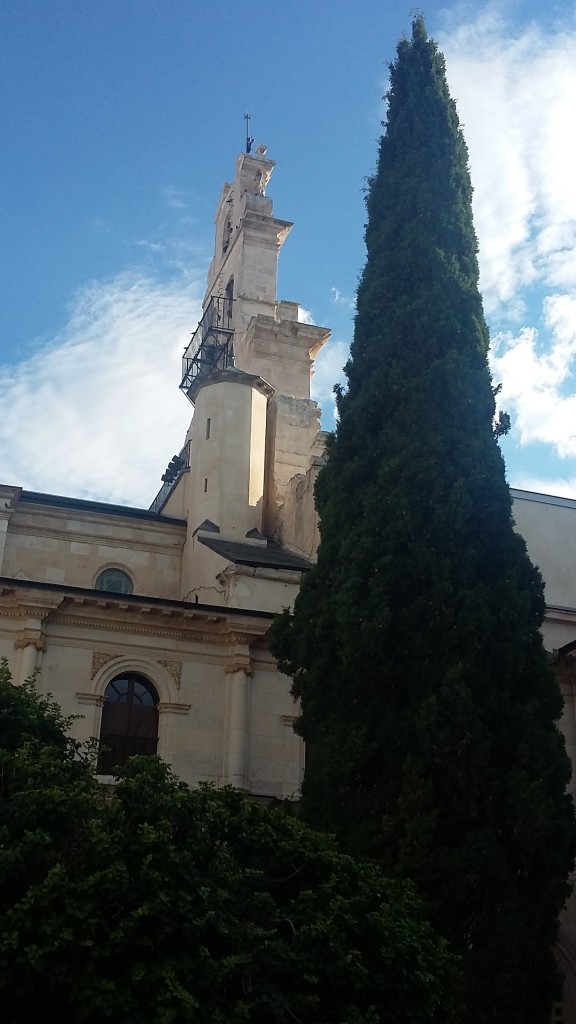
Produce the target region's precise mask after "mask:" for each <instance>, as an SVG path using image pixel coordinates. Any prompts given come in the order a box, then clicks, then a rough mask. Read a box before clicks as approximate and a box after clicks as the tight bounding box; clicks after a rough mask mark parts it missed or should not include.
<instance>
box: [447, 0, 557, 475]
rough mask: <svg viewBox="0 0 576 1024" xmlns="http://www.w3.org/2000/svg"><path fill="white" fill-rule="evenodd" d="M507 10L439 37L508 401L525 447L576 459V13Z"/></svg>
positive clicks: (494, 9) (498, 372) (497, 370)
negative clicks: (534, 17)
mask: <svg viewBox="0 0 576 1024" xmlns="http://www.w3.org/2000/svg"><path fill="white" fill-rule="evenodd" d="M507 8H508V5H507V4H506V3H502V2H500V3H498V4H497V5H495V4H492V5H490V6H488V7H486V8H485V9H484V10H483V11H482V13H481V14H480V15H479V16H478V17H477V18H476V19H470V18H467V19H466V20H465V21H462V22H459V23H458V24H456V23H455V21H454V20H453V22H452V24H451V25H450V26H449V27H448V29H447V31H446V32H445V33H444V34H443V35H440V36H439V42H440V45H441V47H442V48H443V50H444V52H445V54H446V58H447V71H448V79H449V82H450V87H451V91H452V94H453V95H454V97H455V98H456V100H457V103H458V109H459V113H460V118H461V121H462V122H463V126H464V131H465V135H466V140H467V142H468V148H469V152H470V163H471V170H472V180H473V183H474V188H475V193H474V214H475V222H476V228H477V231H478V235H479V241H480V266H481V287H482V290H483V295H484V301H485V308H486V312H487V315H488V319H489V321H490V322H491V325H492V328H493V338H494V342H495V346H494V353H493V368H494V374H495V377H496V379H497V380H498V381H501V382H502V385H503V387H502V395H501V399H502V403H503V405H504V406H505V407H506V408H507V409H508V411H509V412H510V413H511V414H512V418H513V424H514V432H515V434H516V439H517V441H518V443H519V444H520V445H522V446H526V445H530V444H533V443H535V442H544V443H545V444H548V445H550V446H551V449H552V450H553V451H554V453H555V454H557V455H560V456H561V457H564V458H568V457H573V456H576V437H575V427H574V424H575V423H576V419H575V414H576V398H575V397H574V396H573V395H572V394H570V393H569V392H570V391H572V390H573V385H574V381H573V371H574V369H575V362H574V361H575V358H576V301H575V300H574V294H573V293H574V289H575V288H576V189H574V184H573V181H574V169H575V167H576V134H575V133H574V131H573V128H572V125H573V120H574V109H575V108H576V18H575V17H574V15H572V16H570V15H567V16H566V18H565V23H564V24H562V25H558V24H556V25H554V27H553V28H551V29H545V28H543V27H542V25H538V24H536V23H532V24H531V25H530V26H529V27H527V28H525V29H524V30H522V31H514V29H513V27H512V25H511V23H510V22H509V21H507V20H506V10H507ZM568 475H569V476H571V474H568ZM575 475H576V474H575ZM550 484H551V486H554V483H553V481H551V482H550Z"/></svg>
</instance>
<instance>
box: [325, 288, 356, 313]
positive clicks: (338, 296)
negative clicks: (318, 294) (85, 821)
mask: <svg viewBox="0 0 576 1024" xmlns="http://www.w3.org/2000/svg"><path fill="white" fill-rule="evenodd" d="M330 295H331V298H332V302H333V303H334V305H335V306H346V308H347V309H356V298H355V297H354V296H350V295H343V294H342V292H341V291H340V289H339V288H331V289H330Z"/></svg>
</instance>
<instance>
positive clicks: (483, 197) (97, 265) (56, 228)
mask: <svg viewBox="0 0 576 1024" xmlns="http://www.w3.org/2000/svg"><path fill="white" fill-rule="evenodd" d="M424 14H425V17H426V20H427V25H428V30H429V32H430V34H431V35H433V36H434V37H435V38H436V39H437V40H438V42H439V44H440V46H441V48H442V49H443V51H444V53H445V55H446V59H447V70H448V78H449V82H450V86H451V89H452V93H453V95H454V97H455V99H456V101H457V103H458V108H459V111H460V116H461V120H462V123H463V126H464V131H465V135H466V138H467V141H468V145H469V150H470V162H471V170H472V178H473V184H474V187H475V219H476V227H477V231H478V235H479V239H480V258H481V273H482V276H481V285H482V290H483V293H484V297H485V306H486V312H487V316H488V320H489V323H490V326H491V331H492V336H493V370H494V376H495V379H496V380H497V381H502V384H503V389H502V402H503V406H504V407H505V408H506V409H508V411H509V412H510V414H511V416H512V420H513V424H514V427H513V431H512V433H511V435H510V436H509V437H508V438H506V439H505V441H504V445H503V446H504V451H505V457H506V462H507V466H508V473H509V478H510V480H511V482H512V483H513V484H514V485H516V486H523V487H527V488H531V489H540V490H544V491H547V492H549V493H561V494H567V495H570V496H576V397H575V395H574V392H575V391H576V386H575V380H574V369H575V366H576V188H575V187H574V184H573V181H574V180H575V178H576V133H575V132H574V110H575V109H576V7H575V4H574V3H573V2H571V3H568V2H556V3H555V2H552V3H549V4H548V5H547V6H546V7H545V9H544V10H542V5H541V4H539V3H538V4H537V3H534V2H529V0H517V2H507V0H499V2H498V3H497V4H486V3H466V4H447V5H446V4H443V5H440V4H437V3H432V4H428V5H427V6H426V7H425V8H424ZM409 27H410V9H409V6H407V5H405V4H404V3H399V2H397V0H387V2H386V3H384V2H383V0H359V2H358V3H356V4H351V3H350V2H349V0H284V2H283V3H268V4H256V3H248V2H246V0H211V2H210V3H208V2H206V3H200V2H199V0H4V2H3V4H2V6H1V9H0V47H1V50H2V55H3V59H2V62H1V64H2V70H1V71H0V95H1V96H2V104H1V110H0V128H1V131H2V138H3V148H4V153H5V156H4V157H3V161H2V165H1V167H0V207H1V209H0V222H1V224H2V240H3V245H2V250H3V260H2V270H1V274H0V301H1V308H2V317H1V320H0V324H1V326H0V402H1V407H2V412H3V415H2V417H0V480H2V481H4V482H7V483H14V484H22V485H24V486H26V487H28V488H34V489H38V490H47V491H54V492H59V493H68V494H75V495H78V496H84V497H93V498H99V499H102V500H112V501H119V502H127V503H133V504H143V505H147V504H148V503H149V501H150V500H151V499H152V497H153V496H154V494H155V492H156V490H157V487H158V485H159V477H160V475H161V473H162V472H163V470H164V468H165V466H166V464H167V462H168V461H169V459H170V458H171V456H172V455H173V454H174V452H175V451H177V450H178V449H179V448H180V446H181V443H182V440H183V435H184V433H185V430H186V426H187V422H188V419H189V416H190V411H191V408H190V406H189V404H188V402H187V401H186V399H185V398H184V397H183V396H182V394H181V393H180V392H179V391H178V381H179V368H180V366H179V357H180V354H181V351H182V348H183V346H184V344H185V342H186V341H187V339H188V337H189V335H190V333H191V332H192V331H193V329H194V327H195V324H196V321H197V319H198V316H199V300H200V297H201V295H202V293H203V288H204V282H205V274H206V269H207V265H208V262H209V259H210V257H211V253H212V246H213V214H214V208H215V204H216V201H217V199H218V196H219V193H220V189H221V186H222V183H223V182H224V181H225V180H229V179H230V177H231V176H232V174H233V168H234V160H235V156H236V154H237V153H238V152H239V151H240V150H241V149H242V148H243V138H244V121H243V115H244V113H245V112H246V111H247V110H248V111H250V113H251V115H252V122H251V126H252V134H253V135H254V136H255V137H256V141H257V142H260V141H264V142H266V143H267V145H268V147H269V149H268V155H269V156H270V157H272V159H274V160H276V161H277V167H276V170H275V172H274V176H273V178H272V181H271V183H270V186H269V188H268V194H269V195H270V196H272V197H273V199H274V203H275V212H276V214H277V216H280V217H283V218H285V219H289V220H293V221H294V222H295V227H294V229H293V231H292V234H291V235H290V237H289V239H288V241H287V242H286V245H285V246H284V249H283V251H282V256H281V261H280V270H279V297H281V298H286V299H292V300H295V301H298V302H300V303H301V305H302V306H303V307H304V309H306V310H307V311H309V313H310V314H311V316H312V318H313V320H314V321H315V322H316V323H320V324H324V325H327V326H329V327H330V328H331V329H332V341H331V342H330V344H329V346H328V347H327V349H326V350H325V352H324V354H323V355H322V357H321V358H320V359H319V360H318V363H317V372H316V375H315V378H314V387H315V395H316V397H317V398H318V400H319V401H320V402H321V404H322V405H323V407H324V409H325V417H324V422H325V424H326V425H328V426H329V425H330V413H331V409H332V404H333V403H332V394H331V391H332V385H333V384H334V382H335V380H336V379H337V378H338V376H339V373H340V367H341V366H342V364H343V362H344V361H345V358H346V352H347V345H348V343H349V340H350V337H351V332H352V318H353V299H354V292H355V289H356V284H357V280H358V275H359V273H360V271H361V268H362V264H363V259H364V248H363V237H362V236H363V225H364V205H363V188H364V185H365V179H366V177H367V176H368V175H369V174H370V173H371V172H372V170H373V168H374V164H375V160H376V151H377V140H378V136H379V133H380V121H381V119H382V117H383V115H384V110H383V103H382V95H383V93H384V91H385V88H386V76H387V68H386V62H387V61H388V60H390V59H392V58H393V56H394V50H395V45H396V42H397V39H398V38H399V36H400V35H401V34H402V33H405V32H408V31H409Z"/></svg>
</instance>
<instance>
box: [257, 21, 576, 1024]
mask: <svg viewBox="0 0 576 1024" xmlns="http://www.w3.org/2000/svg"><path fill="white" fill-rule="evenodd" d="M385 129H386V130H385V134H384V136H383V138H382V140H381V143H380V152H379V162H378V169H377V172H376V174H375V175H374V177H373V178H372V179H371V181H370V183H369V190H368V197H367V207H368V222H367V227H366V246H367V262H366V266H365V269H364V272H363V275H362V278H361V282H360V286H359V290H358V303H357V316H356V323H355V333H354V340H353V344H352V350H351V357H350V360H349V362H348V364H347V366H346V374H347V378H348V388H347V390H346V391H345V392H342V393H340V394H339V396H338V409H339V423H338V426H337V429H336V432H335V435H334V437H333V438H332V441H331V444H330V445H329V450H328V460H327V465H326V468H325V469H324V470H323V471H322V473H321V475H320V478H319V480H318V486H317V507H318V511H319V515H320V524H321V543H320V548H319V551H318V562H317V565H316V566H315V567H314V569H313V570H312V571H311V572H310V573H309V574H308V576H307V578H306V580H305V582H304V585H303V587H302V590H301V592H300V595H299V597H298V600H297V602H296V606H295V610H294V614H293V616H290V615H289V614H288V613H285V614H284V616H282V617H281V618H280V619H278V620H277V622H276V625H275V628H274V631H273V649H274V651H275V653H276V654H277V656H278V657H279V659H280V663H281V667H282V668H283V669H284V671H286V672H287V673H288V674H289V675H291V676H292V677H293V680H294V684H293V692H294V694H295V695H296V696H298V697H300V698H301V701H302V714H301V719H300V722H299V730H300V732H301V734H302V735H303V737H304V738H305V739H306V741H307V742H308V763H307V769H306V775H305V781H304V786H303V795H302V810H303V814H304V817H305V818H306V819H307V820H308V821H309V822H311V823H312V824H314V825H315V826H317V827H320V828H324V829H327V830H329V831H332V832H335V833H336V834H337V836H338V837H339V839H340V841H341V842H342V843H343V845H344V847H345V848H346V849H347V850H349V851H351V852H353V853H355V854H356V855H358V856H361V857H367V858H374V859H377V860H378V861H379V862H380V863H381V864H382V865H383V867H384V868H385V870H386V871H387V872H388V873H389V874H391V875H393V876H400V877H408V878H412V879H413V880H414V881H415V883H416V885H417V888H418V890H419V892H420V894H421V895H422V896H423V897H424V898H425V900H426V901H427V904H428V908H429V913H430V917H431V921H432V923H433V924H434V925H435V926H436V927H437V928H438V929H439V930H440V931H441V932H442V933H443V934H444V935H445V936H446V937H447V938H448V939H449V940H450V941H451V942H452V944H453V947H454V948H455V949H456V950H457V951H458V952H459V953H460V954H461V955H462V958H463V965H464V968H463V969H464V973H465V992H466V1000H467V1006H466V1017H465V1019H466V1021H467V1022H468V1024H470V1022H474V1024H486V1022H488V1021H490V1022H495V1021H498V1022H501V1021H504V1020H506V1021H507V1024H511V1022H514V1024H520V1022H522V1024H528V1022H529V1024H539V1022H542V1024H544V1022H545V1021H548V1020H549V1015H550V1003H551V1000H552V998H553V995H554V987H555V967H554V960H553V957H552V953H551V947H552V945H553V942H554V939H555V935H556V929H557V915H558V913H559V911H560V908H561V907H562V905H563V903H564V901H565V899H566V896H567V892H568V886H567V881H566V879H567V875H568V872H569V870H570V865H571V863H572V858H573V848H574V827H573V812H572V805H571V801H570V799H569V798H568V797H567V796H566V795H565V787H566V784H567V782H568V779H569V776H570V767H569V762H568V759H567V756H566V752H565V749H564V743H563V739H562V737H561V735H560V734H559V732H558V730H557V727H556V725H555V722H556V720H557V719H558V717H559V715H560V712H561V698H560V694H559V691H558V688H557V685H556V683H555V680H554V678H553V676H552V675H551V672H550V670H549V668H548V665H547V660H546V655H545V652H544V649H543V645H542V641H541V636H540V632H539V626H540V625H541V623H542V618H543V613H544V597H543V585H542V580H541V577H540V575H539V572H538V571H537V569H536V568H535V567H534V566H533V565H532V563H531V562H530V560H529V558H528V555H527V552H526V547H525V544H524V542H523V540H522V539H521V538H520V537H519V536H518V535H517V533H516V532H515V531H514V527H513V520H512V513H511V498H510V493H509V489H508V487H507V484H506V481H505V475H504V465H503V460H502V457H501V454H500V450H499V447H498V444H497V441H496V438H495V429H494V396H493V388H492V383H491V378H490V374H489V370H488V364H487V349H488V331H487V327H486V323H485V320H484V314H483V309H482V300H481V296H480V293H479V290H478V262H477V241H476V235H475V232H474V227H473V222H472V212H471V197H472V188H471V184H470V178H469V173H468V164H467V150H466V145H465V142H464V139H463V137H462V133H461V130H460V127H459V122H458V116H457V112H456V107H455V105H454V102H453V101H452V99H451V98H450V95H449V91H448V87H447V83H446V77H445V67H444V60H443V57H442V55H441V54H440V53H439V52H438V49H437V47H436V45H435V44H434V42H433V41H431V40H429V39H428V37H427V34H426V29H425V27H424V23H423V20H422V18H421V17H419V16H418V17H416V19H415V20H414V22H413V25H412V38H411V40H402V41H401V42H400V43H399V45H398V49H397V56H396V60H395V62H394V64H393V65H392V67H391V74H390V89H389V93H388V116H387V123H386V126H385Z"/></svg>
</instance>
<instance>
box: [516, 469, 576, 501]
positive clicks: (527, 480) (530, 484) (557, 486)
mask: <svg viewBox="0 0 576 1024" xmlns="http://www.w3.org/2000/svg"><path fill="white" fill-rule="evenodd" d="M512 487H517V488H518V490H521V491H534V492H535V493H536V494H553V495H554V496H555V497H557V498H576V476H574V477H541V476H537V475H535V474H532V473H518V474H517V475H516V477H515V478H514V480H513V481H512Z"/></svg>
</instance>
